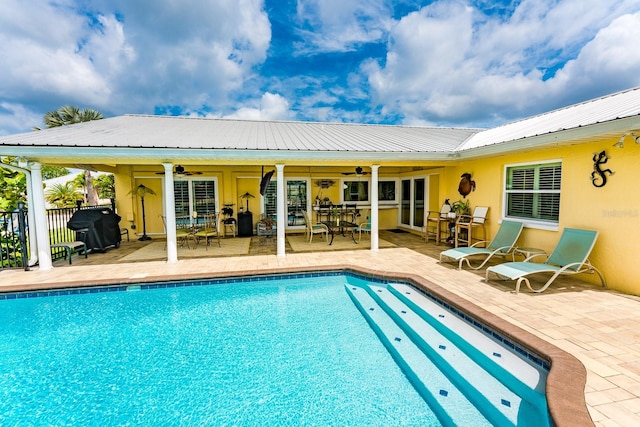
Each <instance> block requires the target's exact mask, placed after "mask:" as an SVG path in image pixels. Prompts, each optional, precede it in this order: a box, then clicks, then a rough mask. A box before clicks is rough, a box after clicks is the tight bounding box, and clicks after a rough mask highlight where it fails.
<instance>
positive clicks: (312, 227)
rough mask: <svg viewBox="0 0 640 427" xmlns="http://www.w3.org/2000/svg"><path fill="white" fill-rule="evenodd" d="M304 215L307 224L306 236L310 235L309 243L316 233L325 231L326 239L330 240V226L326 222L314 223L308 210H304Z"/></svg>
mask: <svg viewBox="0 0 640 427" xmlns="http://www.w3.org/2000/svg"><path fill="white" fill-rule="evenodd" d="M302 213H303V215H304V224H305V226H306V229H305V238H306V237H307V236H309V243H311V241H312V240H313V235H314V234H322V233H324V240H325V241H327V242H328V241H329V227H327V226H326V225H324V224H313V223H312V222H311V220H310V219H309V214H308V213H307V211H302Z"/></svg>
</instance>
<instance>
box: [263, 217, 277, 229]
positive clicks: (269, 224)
mask: <svg viewBox="0 0 640 427" xmlns="http://www.w3.org/2000/svg"><path fill="white" fill-rule="evenodd" d="M260 222H262V223H263V224H264V228H265V229H266V230H271V229H272V228H273V227H275V225H276V220H275V219H273V218H271V217H268V216H267V217H264V218H262V220H260Z"/></svg>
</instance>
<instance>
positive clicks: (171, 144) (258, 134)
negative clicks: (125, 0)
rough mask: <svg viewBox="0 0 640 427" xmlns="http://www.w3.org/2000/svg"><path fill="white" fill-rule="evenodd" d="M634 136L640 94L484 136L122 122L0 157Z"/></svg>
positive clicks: (387, 156) (41, 134) (22, 143)
mask: <svg viewBox="0 0 640 427" xmlns="http://www.w3.org/2000/svg"><path fill="white" fill-rule="evenodd" d="M612 123H614V124H615V126H614V125H611V124H612ZM638 130H640V87H638V88H633V89H629V90H626V91H622V92H618V93H614V94H611V95H608V96H604V97H601V98H597V99H593V100H590V101H586V102H583V103H580V104H575V105H572V106H569V107H565V108H561V109H558V110H554V111H551V112H548V113H545V114H541V115H538V116H534V117H530V118H527V119H523V120H520V121H516V122H513V123H509V124H506V125H503V126H498V127H495V128H493V129H487V130H481V129H468V128H439V127H418V126H389V125H365V124H343V123H315V122H278V121H251V120H229V119H214V118H191V117H170V116H152V115H123V116H118V117H113V118H107V119H102V120H95V121H91V122H85V123H79V124H75V125H72V126H61V127H57V128H51V129H44V130H41V131H36V132H28V133H22V134H15V135H8V136H3V137H0V154H2V155H28V156H31V157H32V158H37V157H43V158H44V157H49V158H51V157H53V156H55V157H61V156H65V155H67V156H70V157H74V156H76V157H81V156H84V157H85V158H88V157H92V158H95V159H98V158H102V159H113V160H116V159H119V158H120V159H121V158H123V157H124V156H127V157H129V158H131V159H133V158H147V159H159V158H166V157H163V156H166V155H171V154H175V153H176V152H175V150H180V155H181V156H184V157H189V158H191V159H193V160H198V159H200V160H203V159H213V158H215V159H226V160H229V161H233V160H237V159H243V160H248V159H257V158H266V157H269V158H271V159H276V158H278V159H302V158H305V159H307V160H308V159H319V156H318V154H319V153H323V157H324V158H325V159H329V160H339V159H345V160H346V159H354V158H362V159H364V158H366V159H369V160H380V161H390V160H393V159H397V160H398V161H411V160H413V161H416V160H417V161H425V160H438V159H439V160H443V159H449V158H455V157H471V156H473V155H478V154H482V153H494V154H495V153H501V152H508V151H513V150H518V149H522V148H524V147H542V146H544V145H545V144H550V143H554V144H558V143H567V141H572V140H573V141H575V140H578V139H583V140H587V139H589V138H590V140H594V138H602V137H603V136H604V135H607V136H616V135H617V136H618V137H619V136H620V135H622V134H624V132H631V131H638ZM616 132H617V133H616ZM21 153H23V154H21ZM358 156H360V157H358Z"/></svg>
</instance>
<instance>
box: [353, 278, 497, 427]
mask: <svg viewBox="0 0 640 427" xmlns="http://www.w3.org/2000/svg"><path fill="white" fill-rule="evenodd" d="M345 289H346V291H347V293H348V294H349V296H350V297H351V299H352V301H353V302H354V303H355V304H356V306H357V307H358V308H359V309H360V311H361V312H362V314H363V316H364V317H365V319H367V321H368V322H369V324H370V325H371V326H372V328H373V329H374V331H375V332H376V333H377V334H378V336H379V337H380V338H381V340H382V341H383V342H384V343H385V345H386V347H387V348H388V349H389V351H390V353H391V354H392V356H393V357H394V358H395V359H396V361H398V363H399V364H401V366H402V364H403V361H404V366H402V368H403V370H409V371H410V372H409V373H406V374H407V377H408V378H409V379H410V380H412V383H413V384H414V386H415V387H416V388H417V389H418V391H419V392H420V393H421V395H423V396H426V397H425V400H427V402H428V403H429V404H430V405H431V406H432V409H433V410H434V411H435V412H436V413H437V414H438V415H439V416H444V417H447V416H451V414H456V415H454V418H450V419H449V420H448V421H450V423H451V424H453V425H474V426H482V425H487V426H490V425H492V423H491V422H490V421H489V420H487V419H486V418H485V417H484V415H483V414H482V413H481V412H480V411H479V410H478V408H476V407H475V406H474V405H473V404H472V403H471V402H470V401H469V400H468V399H467V398H466V396H464V394H463V393H461V392H460V391H459V390H458V389H457V388H456V387H455V385H454V384H453V383H452V382H451V381H450V380H449V379H448V378H447V377H446V376H445V375H444V374H443V373H442V372H441V371H440V369H439V368H438V367H437V366H436V365H435V364H434V363H433V362H432V361H431V360H430V359H429V358H428V357H427V356H426V355H425V354H424V353H423V352H422V351H421V350H420V349H419V348H418V347H417V346H416V345H415V344H414V343H413V341H412V340H411V339H410V338H409V337H408V336H407V334H406V333H405V332H404V331H403V330H402V329H401V328H400V326H398V325H397V324H396V323H395V321H394V320H393V319H392V318H391V317H390V316H389V315H388V314H387V313H386V312H385V311H384V310H383V309H382V308H381V307H380V306H379V305H378V303H377V302H376V301H375V300H374V299H373V297H371V295H370V294H369V293H368V292H367V290H366V289H364V288H362V287H359V286H354V285H351V284H346V285H345ZM398 359H400V360H398ZM434 404H435V405H439V407H440V408H442V409H441V410H439V409H438V408H434V407H433V405H434ZM443 411H444V413H443ZM445 414H449V415H445ZM447 424H449V423H447Z"/></svg>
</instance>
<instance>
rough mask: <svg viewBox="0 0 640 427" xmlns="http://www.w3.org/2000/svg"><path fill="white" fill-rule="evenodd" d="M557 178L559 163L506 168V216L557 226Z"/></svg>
mask: <svg viewBox="0 0 640 427" xmlns="http://www.w3.org/2000/svg"><path fill="white" fill-rule="evenodd" d="M561 178H562V164H561V163H560V162H553V163H540V164H529V165H518V166H510V167H507V169H506V180H505V182H506V190H505V199H506V203H505V211H506V212H505V214H506V217H508V218H520V219H532V220H535V221H542V222H551V223H557V222H558V218H559V216H560V182H561Z"/></svg>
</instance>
